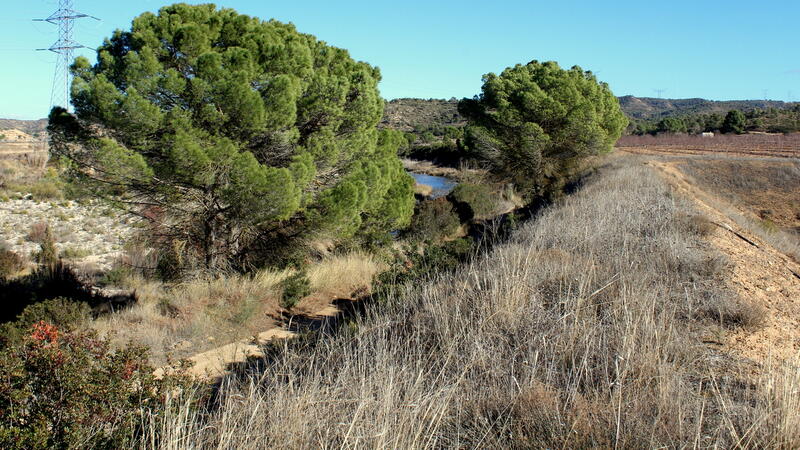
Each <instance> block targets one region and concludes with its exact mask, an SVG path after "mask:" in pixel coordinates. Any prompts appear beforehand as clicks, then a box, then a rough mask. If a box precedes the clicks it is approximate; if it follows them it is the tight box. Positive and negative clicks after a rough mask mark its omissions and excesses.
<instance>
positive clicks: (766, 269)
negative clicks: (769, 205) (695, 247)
mask: <svg viewBox="0 0 800 450" xmlns="http://www.w3.org/2000/svg"><path fill="white" fill-rule="evenodd" d="M647 164H650V165H653V166H654V167H656V168H657V169H658V170H659V171H660V173H661V174H662V175H663V176H664V178H665V179H666V180H667V181H668V182H669V183H670V184H671V185H672V186H673V187H674V188H675V190H676V191H677V192H678V193H680V194H681V195H683V196H685V197H687V198H689V199H691V200H692V201H693V202H694V203H695V204H696V206H697V208H698V209H699V210H700V211H702V212H703V213H704V214H705V215H706V216H707V217H708V218H709V219H710V220H711V221H712V222H714V223H715V224H716V225H717V226H718V227H717V229H716V230H715V231H714V232H713V233H711V234H710V235H709V236H708V240H709V242H710V243H711V244H712V245H714V246H715V247H716V248H717V249H719V250H720V251H721V252H722V253H723V254H724V255H725V256H726V257H727V259H728V262H729V264H730V267H731V270H732V272H731V276H730V277H729V279H728V280H726V281H727V283H728V284H729V286H730V287H732V288H733V289H734V290H735V292H736V293H737V294H738V295H739V297H740V298H741V299H742V300H744V301H746V302H750V303H751V304H752V305H754V306H756V307H758V308H763V309H764V311H766V315H765V318H764V323H763V325H761V326H759V327H756V328H755V329H748V328H739V329H735V330H732V331H730V332H729V334H728V335H727V336H726V337H725V339H724V342H723V348H724V349H726V350H729V351H731V352H733V353H734V354H737V355H739V356H742V357H745V358H748V359H750V360H752V361H755V362H757V363H759V364H767V363H769V362H775V361H786V360H789V359H791V358H792V357H795V356H797V355H798V353H799V352H800V264H798V263H797V262H795V261H794V260H792V259H791V258H790V257H789V256H787V255H786V254H784V253H782V252H781V251H779V250H777V249H775V248H774V247H772V246H771V245H770V244H768V243H767V242H765V241H764V240H763V239H761V238H760V237H759V236H758V235H757V234H755V233H753V232H752V231H751V230H748V229H746V228H742V227H740V226H738V225H737V223H736V222H734V221H733V220H731V218H730V217H729V216H728V215H727V214H726V213H725V212H724V211H723V208H720V207H719V206H717V205H721V204H726V203H727V202H725V200H723V199H721V198H719V197H716V196H714V195H712V194H710V193H708V192H706V191H704V190H703V189H701V188H699V187H698V186H696V185H694V184H692V183H691V182H690V180H689V179H688V178H687V176H686V175H685V174H684V173H683V172H681V170H680V169H679V168H678V166H677V164H676V162H663V161H652V162H649V163H647ZM726 206H727V207H732V208H736V206H735V205H730V204H726Z"/></svg>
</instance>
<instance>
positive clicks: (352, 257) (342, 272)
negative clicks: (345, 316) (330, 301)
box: [307, 252, 386, 297]
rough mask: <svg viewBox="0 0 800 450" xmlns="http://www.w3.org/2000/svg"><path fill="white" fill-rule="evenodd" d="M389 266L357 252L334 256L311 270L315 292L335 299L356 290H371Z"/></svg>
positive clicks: (310, 275) (309, 275)
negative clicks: (381, 273)
mask: <svg viewBox="0 0 800 450" xmlns="http://www.w3.org/2000/svg"><path fill="white" fill-rule="evenodd" d="M383 270H386V265H385V264H384V263H382V262H379V261H378V260H377V259H375V257H374V256H372V255H370V254H367V253H362V252H353V253H348V254H345V255H336V256H331V257H329V258H327V259H325V260H323V261H321V262H320V263H317V264H312V265H311V266H310V267H309V268H308V272H307V274H308V280H309V281H310V282H311V290H312V291H314V292H318V293H322V294H328V295H330V296H334V297H350V296H351V295H352V294H353V293H354V292H355V291H364V292H367V291H369V289H370V287H371V285H372V280H373V279H374V278H375V275H377V274H378V273H380V272H382V271H383Z"/></svg>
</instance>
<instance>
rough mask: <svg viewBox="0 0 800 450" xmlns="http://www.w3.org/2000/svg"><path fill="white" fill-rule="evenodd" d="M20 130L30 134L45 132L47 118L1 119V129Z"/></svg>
mask: <svg viewBox="0 0 800 450" xmlns="http://www.w3.org/2000/svg"><path fill="white" fill-rule="evenodd" d="M12 129H13V130H20V131H24V132H25V133H27V134H30V135H36V134H43V133H44V132H45V130H46V129H47V119H39V120H16V119H0V130H12Z"/></svg>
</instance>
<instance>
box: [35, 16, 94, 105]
mask: <svg viewBox="0 0 800 450" xmlns="http://www.w3.org/2000/svg"><path fill="white" fill-rule="evenodd" d="M85 17H88V18H91V19H95V20H100V19H98V18H97V17H94V16H90V15H88V14H83V13H79V12H77V11H75V10H74V9H73V0H59V1H58V10H56V12H54V13H53V14H51V15H50V17H48V18H46V19H33V20H34V21H35V22H48V23H52V24H53V25H57V26H58V40H57V41H56V42H55V43H54V44H53V45H51V46H50V48H37V49H36V50H39V51H43V50H48V51H51V52H53V53H55V54H57V55H58V60H57V61H56V68H55V73H54V74H53V90H52V91H51V93H50V107H51V108H52V107H54V106H62V107H64V108H67V109H69V107H70V106H69V86H70V81H71V76H70V73H69V66H70V64H72V55H73V53H74V51H75V49H79V48H86V47H85V46H84V45H81V44H79V43H77V42H75V41H74V40H72V30H73V27H74V26H75V20H77V19H83V18H85Z"/></svg>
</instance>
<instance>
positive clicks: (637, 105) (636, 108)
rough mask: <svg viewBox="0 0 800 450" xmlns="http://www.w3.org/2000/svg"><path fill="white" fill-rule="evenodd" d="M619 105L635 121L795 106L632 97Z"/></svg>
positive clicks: (744, 101)
mask: <svg viewBox="0 0 800 450" xmlns="http://www.w3.org/2000/svg"><path fill="white" fill-rule="evenodd" d="M619 103H620V106H622V110H623V111H624V112H625V115H627V116H628V117H630V118H633V119H655V118H662V117H667V116H675V115H684V114H698V113H712V112H727V111H730V110H732V109H738V110H741V111H750V110H753V109H756V108H760V109H767V108H776V109H785V108H787V107H789V106H792V105H794V103H786V102H782V101H771V100H728V101H715V100H706V99H702V98H684V99H670V98H651V97H634V96H632V95H625V96H623V97H619Z"/></svg>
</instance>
